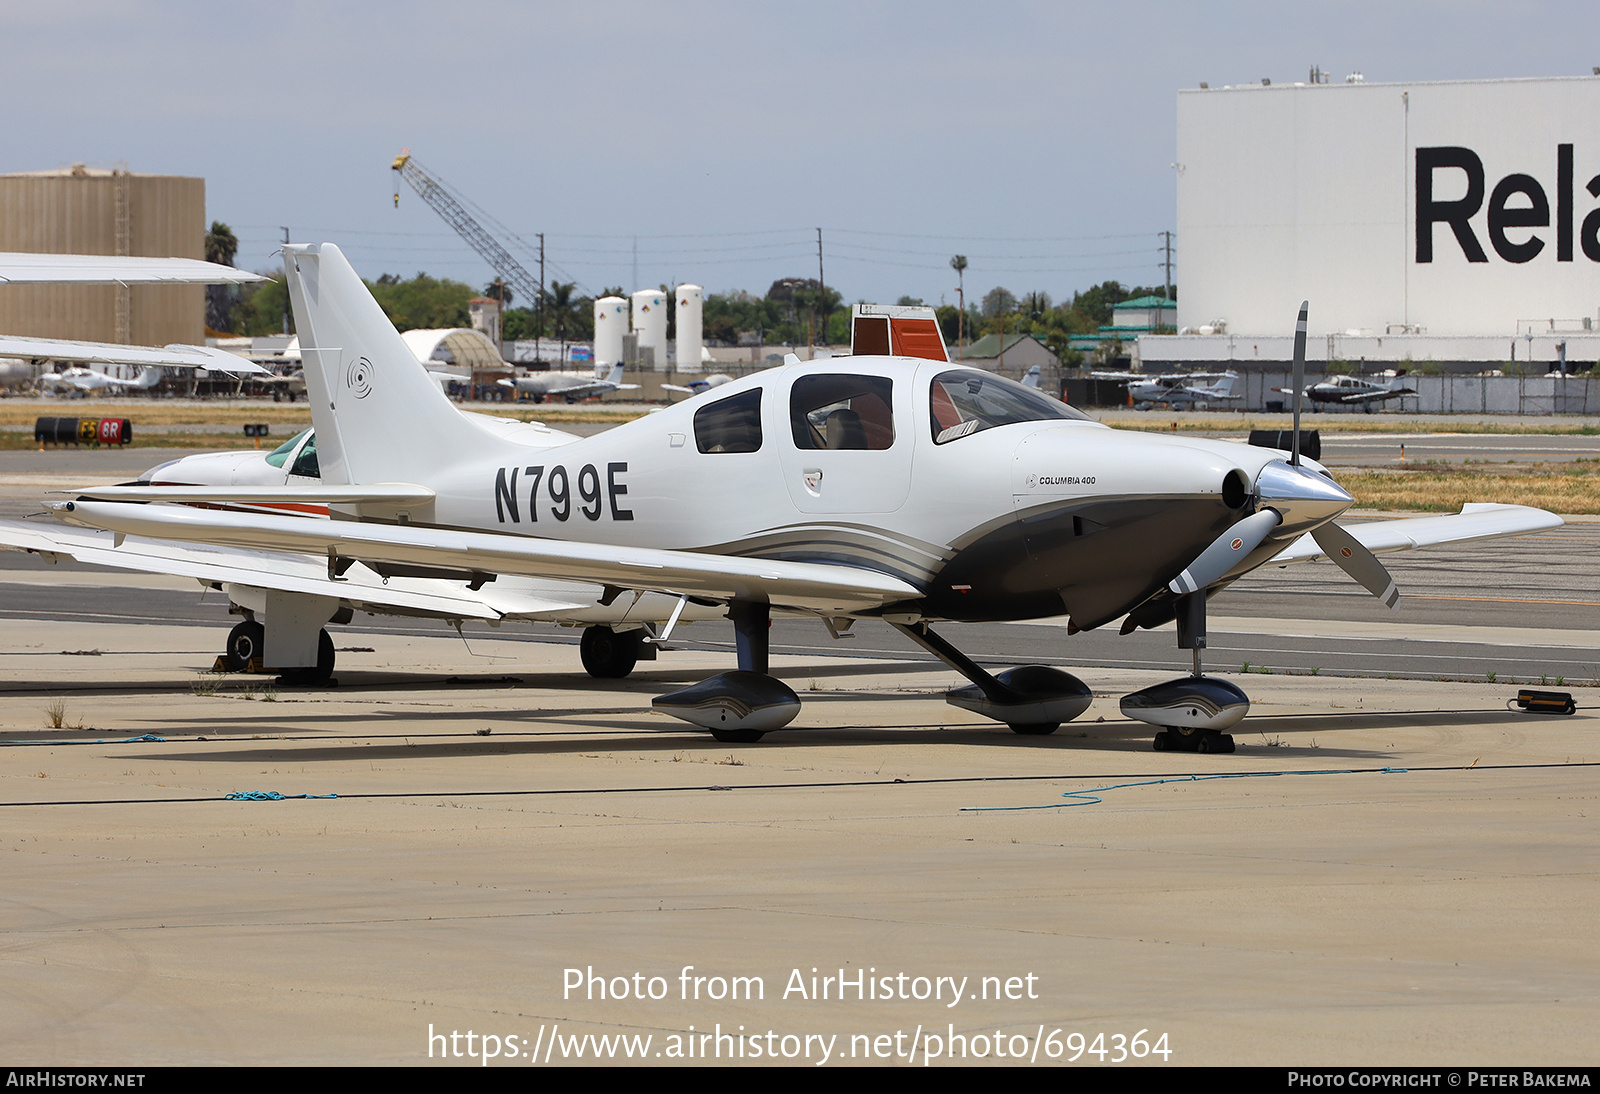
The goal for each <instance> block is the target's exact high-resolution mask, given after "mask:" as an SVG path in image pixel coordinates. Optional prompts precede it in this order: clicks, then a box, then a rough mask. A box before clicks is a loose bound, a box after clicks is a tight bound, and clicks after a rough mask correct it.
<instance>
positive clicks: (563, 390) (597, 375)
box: [498, 362, 639, 403]
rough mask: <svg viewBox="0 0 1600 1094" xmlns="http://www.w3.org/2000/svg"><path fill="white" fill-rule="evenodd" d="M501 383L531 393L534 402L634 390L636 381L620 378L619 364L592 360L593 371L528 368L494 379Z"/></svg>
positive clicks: (518, 392)
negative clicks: (632, 382)
mask: <svg viewBox="0 0 1600 1094" xmlns="http://www.w3.org/2000/svg"><path fill="white" fill-rule="evenodd" d="M498 383H499V384H500V386H501V387H509V388H515V389H516V392H517V394H518V395H531V396H533V398H534V401H535V402H541V403H542V402H545V401H546V400H549V399H565V400H567V402H569V403H570V402H573V401H575V400H578V399H587V398H588V397H589V396H591V395H609V394H611V393H612V392H613V391H638V390H639V385H638V384H625V383H623V382H622V365H621V363H620V362H619V363H617V364H614V365H612V366H610V367H609V368H607V367H606V366H605V365H604V364H596V365H595V366H594V373H593V375H590V374H588V373H583V372H530V373H528V374H527V375H525V376H518V377H517V378H516V379H514V380H511V379H507V380H500V381H498Z"/></svg>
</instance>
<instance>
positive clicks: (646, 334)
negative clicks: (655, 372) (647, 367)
mask: <svg viewBox="0 0 1600 1094" xmlns="http://www.w3.org/2000/svg"><path fill="white" fill-rule="evenodd" d="M633 331H634V333H635V334H637V335H638V336H639V349H640V351H641V352H640V354H639V356H640V357H641V358H642V357H643V356H644V353H643V350H644V348H645V347H646V346H649V347H650V353H651V360H652V362H653V364H652V365H651V367H652V368H655V369H659V368H661V366H662V365H664V364H665V363H666V360H667V294H666V293H664V292H662V291H661V290H660V289H640V290H639V291H638V292H636V293H634V294H633Z"/></svg>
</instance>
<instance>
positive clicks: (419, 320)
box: [367, 272, 476, 331]
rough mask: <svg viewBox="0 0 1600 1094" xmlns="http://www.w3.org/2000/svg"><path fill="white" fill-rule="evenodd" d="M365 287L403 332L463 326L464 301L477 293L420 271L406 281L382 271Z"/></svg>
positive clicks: (466, 287)
mask: <svg viewBox="0 0 1600 1094" xmlns="http://www.w3.org/2000/svg"><path fill="white" fill-rule="evenodd" d="M367 288H368V289H370V290H371V291H372V295H373V298H374V299H376V300H377V301H378V306H379V307H381V308H382V309H383V312H384V314H385V315H387V316H388V317H389V319H390V321H391V322H393V323H394V325H395V327H396V329H398V330H403V331H404V330H417V329H423V330H434V329H438V328H441V327H465V326H467V325H468V323H469V322H470V319H469V314H468V309H467V302H468V301H469V300H471V299H472V298H473V296H474V295H476V294H475V293H474V292H473V291H472V286H471V285H466V284H463V283H462V282H460V281H450V280H445V279H440V278H437V277H429V276H428V275H427V274H425V273H421V272H419V273H418V274H417V276H416V277H413V278H412V279H411V280H409V281H402V280H401V279H400V278H399V277H398V276H397V275H395V274H384V275H383V276H382V277H380V278H378V280H377V281H375V282H371V281H369V282H368V283H367Z"/></svg>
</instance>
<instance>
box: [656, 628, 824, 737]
mask: <svg viewBox="0 0 1600 1094" xmlns="http://www.w3.org/2000/svg"><path fill="white" fill-rule="evenodd" d="M728 618H730V619H732V620H733V629H734V633H735V634H736V635H737V638H738V648H739V669H738V671H737V672H724V673H721V674H720V675H717V676H713V677H712V678H711V679H709V680H702V681H700V683H698V684H694V685H692V686H690V687H686V688H683V689H681V690H679V691H674V692H670V693H668V694H666V695H657V696H656V697H655V698H654V699H653V700H651V706H653V707H654V708H655V709H656V710H659V711H661V713H663V714H670V715H672V716H673V717H674V718H682V719H683V720H684V721H686V722H692V723H694V724H695V725H697V726H701V727H703V728H705V729H709V730H710V731H711V735H712V736H713V737H715V738H716V739H717V740H719V741H722V742H723V743H725V744H750V743H753V742H755V741H759V740H761V738H762V737H763V736H765V735H766V734H767V733H768V732H770V731H771V730H774V729H782V728H783V727H784V726H786V725H788V724H789V723H790V722H792V721H793V720H794V717H795V715H797V714H799V713H800V697H799V696H798V695H796V694H795V693H794V691H793V690H792V689H791V688H790V687H789V686H788V685H787V684H785V683H784V682H783V681H781V680H776V679H773V678H772V677H771V676H769V675H767V667H768V666H767V660H768V658H767V647H768V636H767V628H768V627H769V626H770V625H771V622H772V607H771V605H770V604H768V603H767V602H766V601H764V600H761V601H755V600H735V601H734V602H733V603H732V604H730V605H728Z"/></svg>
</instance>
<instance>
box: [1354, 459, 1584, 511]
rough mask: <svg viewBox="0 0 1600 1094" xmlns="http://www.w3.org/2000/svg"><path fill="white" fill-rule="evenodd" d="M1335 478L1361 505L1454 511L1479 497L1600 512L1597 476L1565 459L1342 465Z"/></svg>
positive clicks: (1489, 499)
mask: <svg viewBox="0 0 1600 1094" xmlns="http://www.w3.org/2000/svg"><path fill="white" fill-rule="evenodd" d="M1338 480H1339V485H1340V486H1343V487H1344V488H1345V489H1346V490H1348V491H1350V493H1351V495H1352V496H1353V497H1354V498H1355V499H1356V505H1357V506H1360V507H1361V508H1364V509H1418V510H1422V511H1424V512H1433V513H1455V512H1459V511H1460V509H1461V506H1462V505H1463V504H1464V503H1466V502H1469V501H1483V502H1502V503H1508V504H1512V505H1534V506H1538V507H1539V508H1540V509H1548V510H1550V511H1551V512H1554V513H1571V514H1600V481H1597V480H1596V477H1595V476H1594V474H1593V473H1592V472H1591V471H1590V469H1589V468H1587V467H1574V466H1572V465H1571V464H1566V463H1540V464H1532V465H1529V464H1518V465H1517V466H1516V467H1515V469H1514V470H1513V469H1509V468H1508V469H1507V470H1506V471H1489V470H1485V469H1483V468H1480V467H1470V468H1469V467H1454V466H1448V467H1447V466H1444V465H1439V464H1436V465H1434V466H1431V467H1427V468H1425V469H1423V470H1419V471H1412V470H1403V469H1394V470H1389V469H1384V470H1375V471H1361V470H1354V469H1341V470H1340V471H1339V472H1338Z"/></svg>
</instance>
